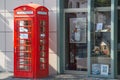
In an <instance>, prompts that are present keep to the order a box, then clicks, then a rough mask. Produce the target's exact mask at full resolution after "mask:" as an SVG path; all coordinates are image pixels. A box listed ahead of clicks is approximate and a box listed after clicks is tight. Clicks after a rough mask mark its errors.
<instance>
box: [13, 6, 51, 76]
mask: <svg viewBox="0 0 120 80" xmlns="http://www.w3.org/2000/svg"><path fill="white" fill-rule="evenodd" d="M48 24H49V21H48V9H47V8H46V7H44V6H40V5H38V4H26V5H21V6H19V7H17V8H15V9H14V77H28V78H42V77H47V76H48V74H49V72H48V68H49V63H48V55H49V54H48V49H49V40H48V38H49V34H48V32H49V26H48Z"/></svg>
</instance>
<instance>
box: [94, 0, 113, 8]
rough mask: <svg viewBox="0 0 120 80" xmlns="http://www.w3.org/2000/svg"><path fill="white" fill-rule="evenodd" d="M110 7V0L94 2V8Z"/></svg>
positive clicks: (95, 0) (96, 0)
mask: <svg viewBox="0 0 120 80" xmlns="http://www.w3.org/2000/svg"><path fill="white" fill-rule="evenodd" d="M110 5H111V0H94V6H95V7H108V6H110Z"/></svg>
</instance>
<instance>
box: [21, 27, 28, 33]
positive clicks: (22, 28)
mask: <svg viewBox="0 0 120 80" xmlns="http://www.w3.org/2000/svg"><path fill="white" fill-rule="evenodd" d="M19 31H20V32H30V29H29V28H27V27H19Z"/></svg>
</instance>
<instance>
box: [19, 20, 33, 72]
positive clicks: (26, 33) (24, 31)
mask: <svg viewBox="0 0 120 80" xmlns="http://www.w3.org/2000/svg"><path fill="white" fill-rule="evenodd" d="M17 23H18V25H17V27H18V28H17V29H18V33H17V52H18V53H17V59H18V60H17V69H18V70H26V71H30V70H31V64H32V61H31V60H32V59H31V58H32V56H31V55H32V54H31V51H32V48H31V44H32V43H31V38H32V36H31V30H32V27H31V26H32V24H31V21H30V20H20V21H17Z"/></svg>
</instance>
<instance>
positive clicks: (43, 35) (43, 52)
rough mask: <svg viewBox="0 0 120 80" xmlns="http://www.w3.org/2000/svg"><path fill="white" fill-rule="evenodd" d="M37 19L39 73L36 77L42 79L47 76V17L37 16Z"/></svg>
mask: <svg viewBox="0 0 120 80" xmlns="http://www.w3.org/2000/svg"><path fill="white" fill-rule="evenodd" d="M39 17H40V18H39V19H38V22H39V34H38V35H40V36H38V37H39V39H40V40H39V44H40V45H39V47H40V49H39V53H40V56H39V57H38V59H40V60H38V61H39V66H38V67H39V68H38V69H40V70H39V73H38V75H40V76H42V77H46V76H48V68H49V67H48V65H49V64H48V55H49V54H48V53H49V52H48V49H49V48H48V47H49V40H48V38H49V35H48V31H49V30H48V16H46V15H44V16H41V15H39Z"/></svg>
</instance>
